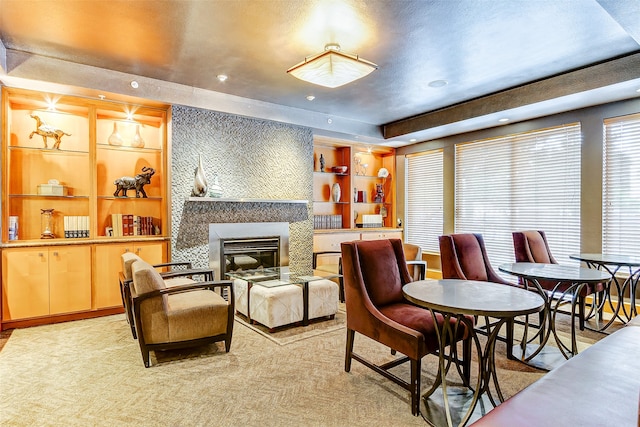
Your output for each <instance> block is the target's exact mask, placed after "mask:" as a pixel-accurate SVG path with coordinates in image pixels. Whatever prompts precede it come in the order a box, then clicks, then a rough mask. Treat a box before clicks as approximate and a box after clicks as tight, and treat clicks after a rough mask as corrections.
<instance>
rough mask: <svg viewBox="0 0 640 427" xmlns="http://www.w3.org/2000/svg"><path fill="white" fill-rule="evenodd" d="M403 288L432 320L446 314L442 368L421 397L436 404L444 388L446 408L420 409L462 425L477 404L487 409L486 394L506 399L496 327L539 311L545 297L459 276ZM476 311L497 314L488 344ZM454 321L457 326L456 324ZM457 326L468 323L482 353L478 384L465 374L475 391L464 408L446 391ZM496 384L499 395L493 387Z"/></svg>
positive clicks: (494, 402) (437, 422) (441, 340)
mask: <svg viewBox="0 0 640 427" xmlns="http://www.w3.org/2000/svg"><path fill="white" fill-rule="evenodd" d="M402 292H403V294H404V297H405V298H406V299H407V300H409V301H410V302H412V303H413V304H416V305H419V306H421V307H424V308H427V309H428V310H429V311H430V312H431V314H432V316H433V317H434V319H435V318H438V317H440V316H442V318H443V321H442V322H438V325H439V326H440V327H439V328H437V331H438V341H439V347H440V348H439V352H438V354H439V365H438V373H437V375H436V380H435V382H434V384H433V386H432V387H431V389H430V390H429V391H428V392H427V393H426V394H425V395H424V396H423V402H424V403H425V405H426V407H427V408H430V407H431V406H433V407H437V406H438V405H437V403H436V402H430V397H431V396H432V395H433V393H434V392H435V391H436V389H438V388H441V389H442V397H443V403H444V405H443V407H442V410H431V409H429V410H425V411H421V412H422V414H423V416H424V417H425V418H426V419H427V421H428V422H429V423H432V424H434V425H441V424H444V425H449V426H452V425H461V426H462V425H465V424H467V423H468V422H469V421H471V418H472V416H476V415H477V414H474V411H475V409H476V406H479V407H480V408H482V410H483V411H484V410H485V405H484V404H480V405H478V402H479V401H480V400H481V399H482V396H483V395H486V396H487V397H488V399H489V402H490V404H491V405H493V407H495V406H497V405H498V404H499V402H503V401H504V398H503V395H502V392H501V390H500V385H499V382H498V376H497V374H496V365H495V345H496V339H497V337H498V332H499V331H500V329H501V327H502V325H504V324H505V323H506V322H507V321H509V320H513V318H514V317H516V316H521V315H528V314H533V313H538V312H540V311H541V310H543V308H544V306H545V301H544V299H543V298H542V297H541V296H540V295H538V294H537V293H536V292H531V291H526V290H524V289H521V288H518V287H515V286H509V285H503V284H498V283H492V282H481V281H474V280H458V279H443V280H419V281H415V282H411V283H408V284H406V285H405V286H404V287H403V288H402ZM436 313H437V314H436ZM478 316H482V317H491V318H496V319H498V322H496V323H495V325H494V326H493V327H492V328H491V330H490V331H487V338H486V341H485V343H484V345H482V343H481V340H480V338H479V336H478V333H477V332H476V329H475V324H474V321H473V320H472V319H474V318H475V317H478ZM452 323H453V324H454V325H455V326H452ZM458 327H464V328H466V329H467V330H468V331H469V335H470V339H472V340H473V346H472V347H473V348H475V351H476V353H477V355H478V357H477V372H478V375H477V381H476V383H475V385H474V386H472V385H471V384H467V382H470V381H466V380H465V378H463V375H461V378H462V380H463V383H465V386H466V387H467V388H468V389H469V390H473V394H472V396H471V397H470V402H465V403H464V404H463V405H461V406H462V408H463V410H462V411H460V410H452V408H451V406H452V405H451V404H450V399H449V397H448V394H447V380H446V379H447V371H448V370H449V367H450V366H451V364H450V363H448V360H449V357H448V356H447V354H446V348H447V341H448V340H447V339H446V337H447V336H451V335H452V334H454V333H456V331H454V329H455V328H458ZM452 328H453V329H452ZM459 372H460V371H459ZM492 384H493V388H494V390H495V396H494V395H493V392H492V390H491V385H492ZM457 397H459V396H457ZM496 397H497V399H498V400H496ZM430 404H433V405H430ZM467 408H468V409H467ZM464 409H466V412H465V411H464ZM481 415H484V414H480V416H481ZM434 418H435V419H434Z"/></svg>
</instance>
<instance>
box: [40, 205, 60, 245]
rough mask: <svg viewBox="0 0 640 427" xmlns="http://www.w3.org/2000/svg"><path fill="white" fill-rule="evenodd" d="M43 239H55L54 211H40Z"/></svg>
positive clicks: (41, 235)
mask: <svg viewBox="0 0 640 427" xmlns="http://www.w3.org/2000/svg"><path fill="white" fill-rule="evenodd" d="M40 225H41V227H42V233H41V234H40V238H41V239H55V237H56V236H55V234H53V209H40Z"/></svg>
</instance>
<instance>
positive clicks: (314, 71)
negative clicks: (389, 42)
mask: <svg viewBox="0 0 640 427" xmlns="http://www.w3.org/2000/svg"><path fill="white" fill-rule="evenodd" d="M377 68H378V66H377V65H376V64H374V63H373V62H369V61H366V60H364V59H362V58H360V57H358V55H350V54H348V53H342V52H340V45H339V44H336V43H332V44H328V45H326V46H325V47H324V52H322V53H319V54H317V55H313V56H310V57H307V58H305V60H304V61H302V62H301V63H299V64H297V65H294V66H293V67H291V68H289V69H288V70H287V73H289V74H291V75H292V76H294V77H296V78H299V79H300V80H304V81H307V82H309V83H313V84H317V85H320V86H325V87H330V88H334V87H339V86H342V85H344V84H347V83H351V82H352V81H354V80H357V79H360V78H362V77H364V76H366V75H368V74H369V73H371V72H372V71H373V70H376V69H377Z"/></svg>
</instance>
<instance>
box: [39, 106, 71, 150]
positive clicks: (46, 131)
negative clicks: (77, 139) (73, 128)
mask: <svg viewBox="0 0 640 427" xmlns="http://www.w3.org/2000/svg"><path fill="white" fill-rule="evenodd" d="M30 117H31V118H33V119H35V120H36V130H34V131H33V132H31V134H29V139H31V138H33V135H34V134H37V135H40V136H41V137H42V139H43V140H44V148H49V147H47V138H53V139H54V141H55V142H54V143H53V147H51V148H52V149H54V150H59V149H60V140H61V139H62V136H63V135H67V136H71V134H70V133H66V132H63V131H61V130H60V129H56V128H54V127H53V126H50V125H48V124H46V123H45V122H44V121H43V120H42V119H41V118H40V117H38V116H36V115H35V114H31V115H30Z"/></svg>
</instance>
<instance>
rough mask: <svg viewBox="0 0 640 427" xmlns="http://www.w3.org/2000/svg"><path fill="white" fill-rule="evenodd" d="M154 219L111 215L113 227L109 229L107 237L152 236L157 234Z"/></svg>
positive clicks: (130, 215) (107, 229)
mask: <svg viewBox="0 0 640 427" xmlns="http://www.w3.org/2000/svg"><path fill="white" fill-rule="evenodd" d="M156 228H157V227H154V224H153V217H151V216H139V215H132V214H111V227H107V228H106V230H105V234H106V235H107V236H113V237H122V236H152V235H154V234H157V230H156Z"/></svg>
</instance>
